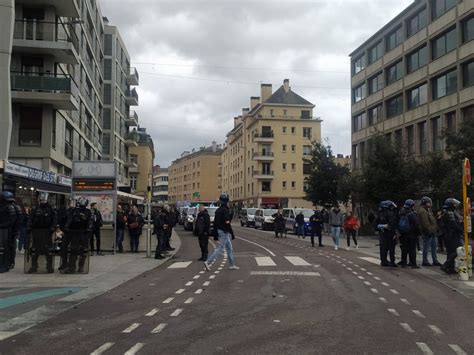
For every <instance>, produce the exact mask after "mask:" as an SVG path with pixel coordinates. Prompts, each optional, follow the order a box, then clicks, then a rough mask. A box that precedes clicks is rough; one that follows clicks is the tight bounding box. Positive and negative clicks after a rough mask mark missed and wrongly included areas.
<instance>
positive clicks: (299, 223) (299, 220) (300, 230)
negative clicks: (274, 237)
mask: <svg viewBox="0 0 474 355" xmlns="http://www.w3.org/2000/svg"><path fill="white" fill-rule="evenodd" d="M295 222H296V234H297V235H298V238H299V237H303V238H304V237H305V231H304V214H303V211H300V212H299V213H298V214H297V215H296V217H295Z"/></svg>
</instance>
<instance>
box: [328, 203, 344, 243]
mask: <svg viewBox="0 0 474 355" xmlns="http://www.w3.org/2000/svg"><path fill="white" fill-rule="evenodd" d="M343 221H344V216H343V215H342V212H341V210H340V209H339V206H335V207H334V208H333V209H332V210H331V211H330V212H329V225H330V226H331V236H332V240H333V242H334V250H338V248H339V237H340V236H341V226H342V223H343Z"/></svg>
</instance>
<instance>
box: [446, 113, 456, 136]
mask: <svg viewBox="0 0 474 355" xmlns="http://www.w3.org/2000/svg"><path fill="white" fill-rule="evenodd" d="M445 129H446V131H447V132H450V133H452V132H455V131H456V111H453V112H449V113H447V114H446V115H445Z"/></svg>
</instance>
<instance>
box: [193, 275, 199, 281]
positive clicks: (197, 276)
mask: <svg viewBox="0 0 474 355" xmlns="http://www.w3.org/2000/svg"><path fill="white" fill-rule="evenodd" d="M200 277H201V275H196V276H194V277H193V279H194V280H197V279H199V278H200Z"/></svg>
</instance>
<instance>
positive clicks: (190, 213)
mask: <svg viewBox="0 0 474 355" xmlns="http://www.w3.org/2000/svg"><path fill="white" fill-rule="evenodd" d="M196 214H197V212H196V207H187V208H186V210H185V217H184V230H187V231H192V230H193V226H194V220H195V219H196Z"/></svg>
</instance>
